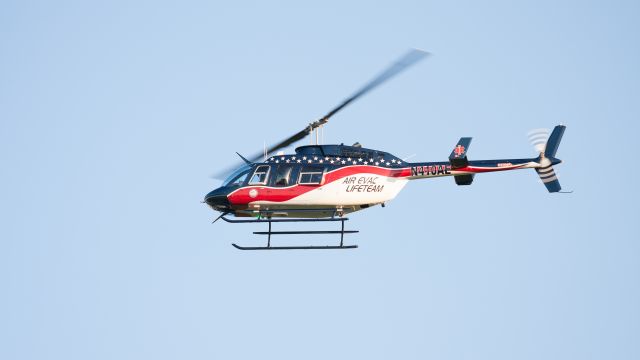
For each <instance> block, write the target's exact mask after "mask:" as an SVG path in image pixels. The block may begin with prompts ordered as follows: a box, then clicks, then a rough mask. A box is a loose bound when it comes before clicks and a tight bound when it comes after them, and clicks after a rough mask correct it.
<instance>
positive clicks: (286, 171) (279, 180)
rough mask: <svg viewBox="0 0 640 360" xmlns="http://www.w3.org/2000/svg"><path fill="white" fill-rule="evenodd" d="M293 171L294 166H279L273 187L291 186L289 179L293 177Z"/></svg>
mask: <svg viewBox="0 0 640 360" xmlns="http://www.w3.org/2000/svg"><path fill="white" fill-rule="evenodd" d="M292 169H293V166H292V165H279V166H278V170H276V175H275V177H274V179H273V186H289V178H290V177H291V170H292Z"/></svg>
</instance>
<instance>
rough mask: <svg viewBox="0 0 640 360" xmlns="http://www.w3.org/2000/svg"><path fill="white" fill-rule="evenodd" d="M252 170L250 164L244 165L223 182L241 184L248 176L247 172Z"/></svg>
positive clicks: (226, 184) (229, 184)
mask: <svg viewBox="0 0 640 360" xmlns="http://www.w3.org/2000/svg"><path fill="white" fill-rule="evenodd" d="M250 170H251V166H249V165H248V164H245V165H242V166H241V167H240V168H238V169H237V170H236V171H234V172H233V173H231V175H229V176H227V178H226V179H225V180H224V181H223V182H222V186H233V185H240V184H242V183H243V182H244V180H245V179H246V178H247V174H249V171H250Z"/></svg>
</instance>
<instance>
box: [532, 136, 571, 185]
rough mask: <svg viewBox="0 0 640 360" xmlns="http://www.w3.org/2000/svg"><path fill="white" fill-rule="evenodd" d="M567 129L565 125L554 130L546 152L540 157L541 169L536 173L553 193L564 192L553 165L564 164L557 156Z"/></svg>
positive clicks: (537, 169)
mask: <svg viewBox="0 0 640 360" xmlns="http://www.w3.org/2000/svg"><path fill="white" fill-rule="evenodd" d="M565 129H566V126H564V125H558V126H556V127H555V128H554V129H553V132H552V133H551V135H550V136H549V139H547V143H546V145H545V148H544V152H541V153H540V156H539V157H538V163H539V164H540V167H537V168H536V172H537V173H538V176H540V180H542V183H543V184H544V186H545V187H546V188H547V190H548V191H549V192H552V193H553V192H559V191H560V190H562V187H561V186H560V181H558V177H557V176H556V173H555V171H553V165H556V164H559V163H561V162H562V161H561V160H559V159H556V157H555V156H556V152H557V151H558V146H560V141H561V140H562V135H563V134H564V130H565Z"/></svg>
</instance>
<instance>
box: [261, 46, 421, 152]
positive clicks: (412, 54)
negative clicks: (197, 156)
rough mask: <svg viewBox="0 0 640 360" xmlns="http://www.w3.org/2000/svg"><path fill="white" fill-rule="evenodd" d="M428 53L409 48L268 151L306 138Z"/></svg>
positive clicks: (276, 149) (268, 150) (273, 150)
mask: <svg viewBox="0 0 640 360" xmlns="http://www.w3.org/2000/svg"><path fill="white" fill-rule="evenodd" d="M428 55H429V53H428V52H426V51H423V50H419V49H411V50H409V51H408V52H407V53H406V54H405V55H404V56H402V57H401V58H400V59H398V60H397V61H395V62H394V63H393V64H391V66H389V67H388V68H386V69H385V70H384V71H383V72H381V73H380V74H378V76H376V77H375V78H373V80H371V81H370V82H369V83H367V84H366V85H365V86H363V87H362V88H361V89H360V90H358V91H356V92H355V93H354V94H353V95H351V96H350V97H348V98H347V99H345V100H344V101H343V102H342V103H340V105H338V106H336V107H335V108H333V109H332V110H331V111H329V112H328V113H327V114H326V115H325V116H323V117H321V118H320V119H318V120H316V121H314V122H312V123H310V124H309V125H308V126H307V127H306V128H304V129H302V130H300V131H299V132H297V133H296V134H294V135H293V136H291V137H288V138H286V139H285V140H283V141H281V142H279V143H278V144H275V145H273V146H271V147H270V148H269V149H267V153H268V154H270V153H273V152H275V151H278V150H280V149H282V148H285V147H287V146H289V145H291V144H293V143H294V142H296V141H299V140H302V139H304V138H305V137H306V136H307V135H309V134H311V132H312V131H313V130H314V129H315V128H317V127H319V126H321V125H324V124H326V123H327V122H328V121H329V118H331V117H332V116H333V115H335V114H336V113H337V112H339V111H340V110H342V109H344V108H345V107H347V105H349V104H350V103H352V102H353V101H355V100H357V99H358V98H360V97H362V96H363V95H365V94H366V93H368V92H369V91H371V90H373V89H375V88H376V87H378V86H379V85H381V84H382V83H384V82H385V81H387V80H389V79H391V78H392V77H394V76H396V75H398V74H399V73H401V72H402V71H403V70H405V69H407V68H408V67H410V66H411V65H413V64H415V63H417V62H418V61H420V60H422V59H424V58H425V57H427V56H428ZM262 156H263V155H262V154H258V155H256V156H254V157H252V158H251V161H254V162H255V161H257V160H259V159H260V158H261V157H262Z"/></svg>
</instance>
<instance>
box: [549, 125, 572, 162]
mask: <svg viewBox="0 0 640 360" xmlns="http://www.w3.org/2000/svg"><path fill="white" fill-rule="evenodd" d="M566 128H567V127H566V126H564V125H558V126H556V127H555V128H553V132H552V133H551V135H550V136H549V140H547V146H546V147H545V149H544V156H545V157H548V158H555V157H556V151H558V146H560V140H562V135H563V134H564V130H565V129H566Z"/></svg>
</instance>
